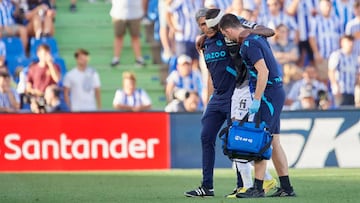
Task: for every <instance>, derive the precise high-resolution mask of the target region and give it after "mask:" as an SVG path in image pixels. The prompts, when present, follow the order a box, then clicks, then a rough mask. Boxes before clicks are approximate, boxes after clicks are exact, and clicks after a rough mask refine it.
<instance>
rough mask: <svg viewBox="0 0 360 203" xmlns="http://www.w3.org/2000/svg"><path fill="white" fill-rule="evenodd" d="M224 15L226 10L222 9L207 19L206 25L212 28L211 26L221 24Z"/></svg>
mask: <svg viewBox="0 0 360 203" xmlns="http://www.w3.org/2000/svg"><path fill="white" fill-rule="evenodd" d="M223 15H224V12H222V11H220V12H219V13H218V15H217V16H216V17H215V18H211V19H207V20H205V23H206V26H207V27H208V28H210V27H214V26H215V25H217V24H219V22H220V20H221V18H222V17H223Z"/></svg>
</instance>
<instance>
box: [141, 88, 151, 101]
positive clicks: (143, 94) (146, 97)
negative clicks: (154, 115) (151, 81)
mask: <svg viewBox="0 0 360 203" xmlns="http://www.w3.org/2000/svg"><path fill="white" fill-rule="evenodd" d="M141 103H142V104H143V105H150V104H151V99H150V97H149V95H148V94H147V92H146V91H145V90H144V89H141Z"/></svg>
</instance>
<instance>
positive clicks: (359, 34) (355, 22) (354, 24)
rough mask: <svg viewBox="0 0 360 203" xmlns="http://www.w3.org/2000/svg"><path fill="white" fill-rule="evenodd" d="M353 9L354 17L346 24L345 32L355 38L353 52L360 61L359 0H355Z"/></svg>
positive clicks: (359, 61)
mask: <svg viewBox="0 0 360 203" xmlns="http://www.w3.org/2000/svg"><path fill="white" fill-rule="evenodd" d="M353 10H354V15H355V17H354V18H353V19H351V20H350V21H349V22H348V23H347V24H346V28H345V34H346V35H352V36H353V37H354V38H355V40H354V52H355V55H356V56H357V57H358V63H360V0H355V2H354V9H353Z"/></svg>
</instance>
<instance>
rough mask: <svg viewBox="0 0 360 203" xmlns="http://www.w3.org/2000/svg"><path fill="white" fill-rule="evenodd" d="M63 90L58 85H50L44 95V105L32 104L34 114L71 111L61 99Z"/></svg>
mask: <svg viewBox="0 0 360 203" xmlns="http://www.w3.org/2000/svg"><path fill="white" fill-rule="evenodd" d="M60 94H61V89H60V87H58V86H57V85H50V86H48V87H47V88H46V90H45V94H44V103H41V104H39V103H37V102H33V101H32V102H31V112H33V113H55V112H67V111H69V109H68V107H67V105H66V104H65V102H64V101H63V100H61V98H60Z"/></svg>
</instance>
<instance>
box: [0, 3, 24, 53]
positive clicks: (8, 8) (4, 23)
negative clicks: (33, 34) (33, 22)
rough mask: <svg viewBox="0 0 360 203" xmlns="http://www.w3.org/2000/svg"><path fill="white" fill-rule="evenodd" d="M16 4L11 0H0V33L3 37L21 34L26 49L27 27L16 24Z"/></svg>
mask: <svg viewBox="0 0 360 203" xmlns="http://www.w3.org/2000/svg"><path fill="white" fill-rule="evenodd" d="M15 10H16V9H15V6H14V5H13V3H12V2H11V1H10V0H0V34H1V36H2V37H13V36H19V37H20V39H21V42H22V44H23V47H24V50H26V49H27V46H28V41H29V40H28V33H27V30H26V27H25V26H23V25H19V24H16V22H15V19H14V11H15Z"/></svg>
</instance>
